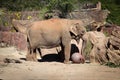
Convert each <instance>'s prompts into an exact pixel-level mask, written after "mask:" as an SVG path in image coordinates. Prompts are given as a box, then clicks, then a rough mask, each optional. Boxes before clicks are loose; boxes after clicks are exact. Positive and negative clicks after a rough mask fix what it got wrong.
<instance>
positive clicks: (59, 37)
mask: <svg viewBox="0 0 120 80" xmlns="http://www.w3.org/2000/svg"><path fill="white" fill-rule="evenodd" d="M13 23H15V20H13ZM19 30H21V32H22V33H25V34H26V35H27V39H28V53H27V55H26V59H27V60H29V61H37V58H36V49H37V48H39V49H40V48H53V47H57V46H61V48H62V50H63V51H64V56H65V57H64V63H66V64H67V63H70V61H69V59H70V49H71V44H70V41H71V39H75V40H76V41H77V42H79V39H80V38H82V36H83V35H84V34H85V33H86V28H85V27H84V24H83V22H82V21H81V20H69V19H48V20H42V21H34V22H32V23H30V25H29V28H26V27H24V28H23V26H21V29H19Z"/></svg>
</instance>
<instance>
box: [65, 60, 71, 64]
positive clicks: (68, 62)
mask: <svg viewBox="0 0 120 80" xmlns="http://www.w3.org/2000/svg"><path fill="white" fill-rule="evenodd" d="M64 63H65V64H71V63H72V61H66V60H64Z"/></svg>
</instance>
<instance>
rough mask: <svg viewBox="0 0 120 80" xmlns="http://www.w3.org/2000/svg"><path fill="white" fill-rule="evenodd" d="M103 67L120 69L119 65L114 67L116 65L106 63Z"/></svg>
mask: <svg viewBox="0 0 120 80" xmlns="http://www.w3.org/2000/svg"><path fill="white" fill-rule="evenodd" d="M105 66H109V67H111V68H120V64H118V65H116V64H114V63H112V62H108V63H106V64H105Z"/></svg>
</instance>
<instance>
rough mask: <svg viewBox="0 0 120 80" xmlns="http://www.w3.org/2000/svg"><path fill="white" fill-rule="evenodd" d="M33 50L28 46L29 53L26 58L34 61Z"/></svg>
mask: <svg viewBox="0 0 120 80" xmlns="http://www.w3.org/2000/svg"><path fill="white" fill-rule="evenodd" d="M31 54H32V50H31V49H30V48H28V52H27V55H26V60H27V61H32V55H31Z"/></svg>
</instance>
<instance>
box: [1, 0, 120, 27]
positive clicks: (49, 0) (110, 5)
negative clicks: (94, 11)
mask: <svg viewBox="0 0 120 80" xmlns="http://www.w3.org/2000/svg"><path fill="white" fill-rule="evenodd" d="M98 1H100V2H101V3H102V8H103V9H108V10H109V11H110V12H111V13H110V15H109V17H108V19H107V21H108V22H111V23H115V24H118V25H120V1H119V0H0V8H6V9H7V10H10V11H24V10H41V9H42V10H43V13H44V9H45V7H46V8H47V9H48V10H49V11H51V10H60V11H61V12H62V13H63V14H64V15H66V13H68V12H70V11H73V10H76V9H79V7H80V6H81V4H83V3H87V2H91V3H96V2H98ZM0 14H1V13H0Z"/></svg>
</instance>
